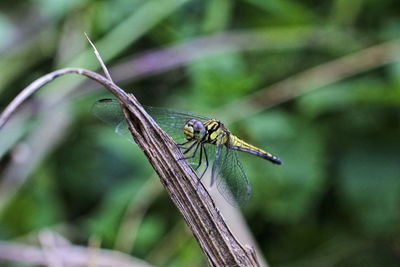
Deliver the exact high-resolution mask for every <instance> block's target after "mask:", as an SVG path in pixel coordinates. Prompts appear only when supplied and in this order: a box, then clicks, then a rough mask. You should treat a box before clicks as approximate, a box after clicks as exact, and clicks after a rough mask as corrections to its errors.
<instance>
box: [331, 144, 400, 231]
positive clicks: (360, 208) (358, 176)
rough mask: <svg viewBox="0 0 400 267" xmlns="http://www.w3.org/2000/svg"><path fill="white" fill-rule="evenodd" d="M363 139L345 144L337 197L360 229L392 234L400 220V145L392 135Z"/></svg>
mask: <svg viewBox="0 0 400 267" xmlns="http://www.w3.org/2000/svg"><path fill="white" fill-rule="evenodd" d="M363 141H364V142H360V141H358V142H357V143H355V144H354V145H353V146H351V147H345V148H343V149H344V153H343V158H342V159H341V160H340V168H339V180H338V186H339V190H340V191H339V192H338V198H339V199H340V201H341V203H342V205H343V207H344V208H345V209H346V210H347V211H348V212H349V216H351V217H352V218H353V219H354V220H355V223H356V224H357V225H359V226H360V229H363V230H364V231H366V232H367V233H371V234H381V233H383V234H385V235H389V234H390V233H392V232H393V231H395V230H396V229H398V222H399V220H400V211H399V209H398V203H399V202H400V164H399V162H400V154H399V153H398V151H400V145H399V143H398V140H397V141H396V140H395V139H392V138H388V139H386V140H385V139H383V140H374V141H373V142H369V141H368V140H363Z"/></svg>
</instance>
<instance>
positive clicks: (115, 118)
mask: <svg viewBox="0 0 400 267" xmlns="http://www.w3.org/2000/svg"><path fill="white" fill-rule="evenodd" d="M144 108H145V110H146V111H147V112H148V113H149V115H150V116H151V117H152V118H153V119H154V120H155V122H156V123H157V124H158V125H159V126H160V127H161V128H162V129H163V130H164V131H165V132H166V133H167V134H168V135H169V136H170V137H172V138H173V140H174V141H175V143H176V144H177V146H178V148H179V149H180V150H181V152H182V154H183V155H184V157H183V158H182V159H185V160H187V161H188V163H189V164H190V165H191V166H192V167H194V170H195V171H197V172H198V174H199V182H200V180H201V179H202V177H203V176H204V174H205V173H206V171H207V170H208V169H209V166H210V161H211V160H212V168H211V181H210V187H211V186H213V185H214V184H216V185H217V189H218V191H219V192H220V194H221V195H222V196H223V197H224V198H225V199H226V201H227V202H228V203H230V204H231V205H232V206H235V207H241V206H243V205H244V204H245V203H246V202H247V201H248V200H249V198H250V196H251V185H250V183H249V180H248V178H247V175H246V173H245V171H244V168H243V166H242V163H241V162H240V160H239V157H238V153H237V152H238V151H241V152H245V153H250V154H252V155H255V156H257V157H260V158H263V159H266V160H268V161H270V162H272V163H274V164H278V165H280V164H282V161H281V160H280V159H279V158H278V157H277V156H274V155H272V154H271V153H269V152H267V151H265V150H263V149H260V148H258V147H256V146H253V145H251V144H249V143H247V142H245V141H243V140H242V139H240V138H238V137H237V136H235V135H234V134H232V133H231V132H230V131H229V130H228V128H226V127H225V125H224V124H223V123H222V122H221V121H219V120H216V119H210V118H207V117H204V116H200V115H196V114H193V113H190V112H184V111H177V110H172V109H167V108H158V107H151V106H144ZM92 113H93V114H94V115H95V116H96V117H97V118H99V119H100V120H102V121H103V122H105V123H106V124H109V125H111V126H113V127H114V129H115V132H116V133H117V134H119V135H123V136H127V137H129V136H130V132H129V130H128V125H127V123H126V121H125V119H124V116H123V114H122V111H121V107H120V104H119V102H118V101H117V100H116V99H113V98H104V99H100V100H98V101H96V102H95V103H94V104H93V106H92ZM130 140H132V139H131V138H130Z"/></svg>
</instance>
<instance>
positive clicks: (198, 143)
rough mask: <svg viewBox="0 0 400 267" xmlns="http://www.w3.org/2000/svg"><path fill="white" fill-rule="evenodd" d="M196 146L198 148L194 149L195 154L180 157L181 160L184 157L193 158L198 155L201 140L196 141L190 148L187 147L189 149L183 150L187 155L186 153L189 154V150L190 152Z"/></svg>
mask: <svg viewBox="0 0 400 267" xmlns="http://www.w3.org/2000/svg"><path fill="white" fill-rule="evenodd" d="M194 146H196V148H195V149H194V152H193V154H192V155H191V156H189V157H183V158H180V159H179V160H183V159H192V158H194V157H196V154H197V150H198V149H199V146H200V142H194V143H193V144H192V145H191V146H190V147H189V148H187V149H186V150H185V151H184V152H183V154H184V155H185V154H187V153H188V152H190V150H192V148H193V147H194Z"/></svg>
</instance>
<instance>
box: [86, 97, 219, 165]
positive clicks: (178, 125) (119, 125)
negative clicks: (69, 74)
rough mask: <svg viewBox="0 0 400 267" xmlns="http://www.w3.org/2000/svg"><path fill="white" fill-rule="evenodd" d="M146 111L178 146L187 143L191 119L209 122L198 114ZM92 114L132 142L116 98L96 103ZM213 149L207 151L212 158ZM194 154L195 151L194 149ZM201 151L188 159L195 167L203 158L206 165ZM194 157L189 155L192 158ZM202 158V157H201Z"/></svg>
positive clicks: (154, 108)
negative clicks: (186, 133)
mask: <svg viewBox="0 0 400 267" xmlns="http://www.w3.org/2000/svg"><path fill="white" fill-rule="evenodd" d="M144 108H145V110H146V111H147V112H148V113H149V114H150V116H151V117H152V118H153V119H154V120H155V122H156V123H157V124H158V125H159V126H160V127H161V128H162V129H163V130H164V131H165V132H166V133H167V134H168V135H169V136H171V137H172V138H173V139H174V141H175V142H176V143H177V144H181V143H184V142H186V138H185V135H184V133H183V127H184V126H185V124H186V122H187V121H188V120H191V119H197V120H199V121H202V122H205V121H207V120H209V119H208V118H206V117H202V116H199V115H196V114H192V113H188V112H183V111H175V110H171V109H166V108H157V107H150V106H144ZM92 113H93V114H94V115H95V116H96V117H97V118H99V119H100V120H101V121H103V122H105V123H106V124H108V125H110V126H112V127H114V129H115V132H116V133H117V134H119V135H122V136H125V137H126V138H127V139H128V140H129V141H130V142H132V136H131V133H130V131H129V129H128V125H127V123H126V121H125V118H124V116H123V114H122V111H121V107H120V104H119V102H118V101H117V100H116V99H114V98H105V99H101V100H98V101H96V102H95V103H94V104H93V107H92ZM212 150H213V149H212V147H209V148H208V149H207V155H209V158H212V155H211V154H212ZM193 152H194V149H193ZM200 152H201V151H200V149H198V150H197V153H196V155H195V156H194V157H192V158H190V159H188V162H189V164H190V165H192V166H193V167H196V166H197V165H198V164H199V162H200V158H201V157H202V161H201V165H202V166H204V165H205V164H206V161H205V158H204V157H205V155H204V154H203V153H200ZM190 155H192V154H191V153H189V155H185V156H190ZM200 156H201V157H200Z"/></svg>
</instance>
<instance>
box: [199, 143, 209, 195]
mask: <svg viewBox="0 0 400 267" xmlns="http://www.w3.org/2000/svg"><path fill="white" fill-rule="evenodd" d="M201 149H202V150H204V157H205V159H206V168H205V169H204V171H203V173H202V174H201V175H200V177H199V179H198V180H197V188H199V185H200V182H201V178H203V176H204V174H205V173H206V171H207V169H208V156H207V150H206V147H205V146H204V144H201Z"/></svg>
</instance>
